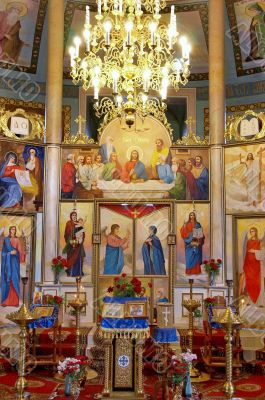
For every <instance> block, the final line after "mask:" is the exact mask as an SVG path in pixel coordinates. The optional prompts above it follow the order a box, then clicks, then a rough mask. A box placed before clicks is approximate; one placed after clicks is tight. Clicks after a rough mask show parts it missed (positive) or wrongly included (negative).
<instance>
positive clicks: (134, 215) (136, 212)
mask: <svg viewBox="0 0 265 400" xmlns="http://www.w3.org/2000/svg"><path fill="white" fill-rule="evenodd" d="M131 214H132V215H133V218H134V219H136V218H137V215H139V214H140V213H139V211H136V210H134V211H131Z"/></svg>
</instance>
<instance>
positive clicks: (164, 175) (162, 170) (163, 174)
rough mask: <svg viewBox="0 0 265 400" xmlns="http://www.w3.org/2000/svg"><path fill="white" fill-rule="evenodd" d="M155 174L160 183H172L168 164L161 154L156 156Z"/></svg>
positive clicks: (172, 177) (172, 176) (171, 173)
mask: <svg viewBox="0 0 265 400" xmlns="http://www.w3.org/2000/svg"><path fill="white" fill-rule="evenodd" d="M157 174H158V178H159V180H160V182H161V183H172V182H173V179H174V175H173V172H172V169H171V167H170V165H168V164H166V157H165V156H163V155H162V154H161V155H160V156H159V157H158V165H157Z"/></svg>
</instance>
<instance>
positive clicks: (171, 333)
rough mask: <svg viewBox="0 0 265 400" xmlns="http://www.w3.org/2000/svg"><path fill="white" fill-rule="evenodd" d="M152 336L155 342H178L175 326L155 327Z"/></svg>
mask: <svg viewBox="0 0 265 400" xmlns="http://www.w3.org/2000/svg"><path fill="white" fill-rule="evenodd" d="M153 338H154V340H155V341H156V342H157V343H175V342H178V341H179V340H178V336H177V330H176V328H155V330H154V333H153Z"/></svg>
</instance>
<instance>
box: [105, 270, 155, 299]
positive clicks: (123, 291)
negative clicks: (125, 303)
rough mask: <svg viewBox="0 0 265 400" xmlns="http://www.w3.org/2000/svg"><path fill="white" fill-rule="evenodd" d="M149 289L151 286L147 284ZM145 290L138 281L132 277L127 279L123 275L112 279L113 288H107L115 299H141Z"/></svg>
mask: <svg viewBox="0 0 265 400" xmlns="http://www.w3.org/2000/svg"><path fill="white" fill-rule="evenodd" d="M148 286H149V287H150V288H151V287H152V284H151V283H150V282H149V283H148ZM145 291H146V289H145V287H143V286H142V282H141V281H140V279H138V278H136V277H134V278H132V279H129V278H128V277H127V275H126V274H125V273H123V274H122V275H121V276H120V277H118V276H117V277H116V278H115V279H114V286H110V287H109V288H108V292H109V293H113V295H114V296H117V297H141V296H144V293H145Z"/></svg>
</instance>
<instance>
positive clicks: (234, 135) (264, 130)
mask: <svg viewBox="0 0 265 400" xmlns="http://www.w3.org/2000/svg"><path fill="white" fill-rule="evenodd" d="M248 117H250V118H257V119H258V120H259V121H261V129H260V131H259V132H258V133H256V134H254V135H251V136H247V137H245V136H241V135H240V133H239V126H240V124H241V122H242V121H244V120H248V119H247V118H248ZM264 136H265V113H263V112H259V113H256V112H255V111H253V110H247V111H245V112H244V113H243V114H242V113H237V114H233V115H230V116H228V118H227V126H226V131H225V141H226V142H235V141H236V142H252V141H254V140H258V139H261V138H263V137H264Z"/></svg>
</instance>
